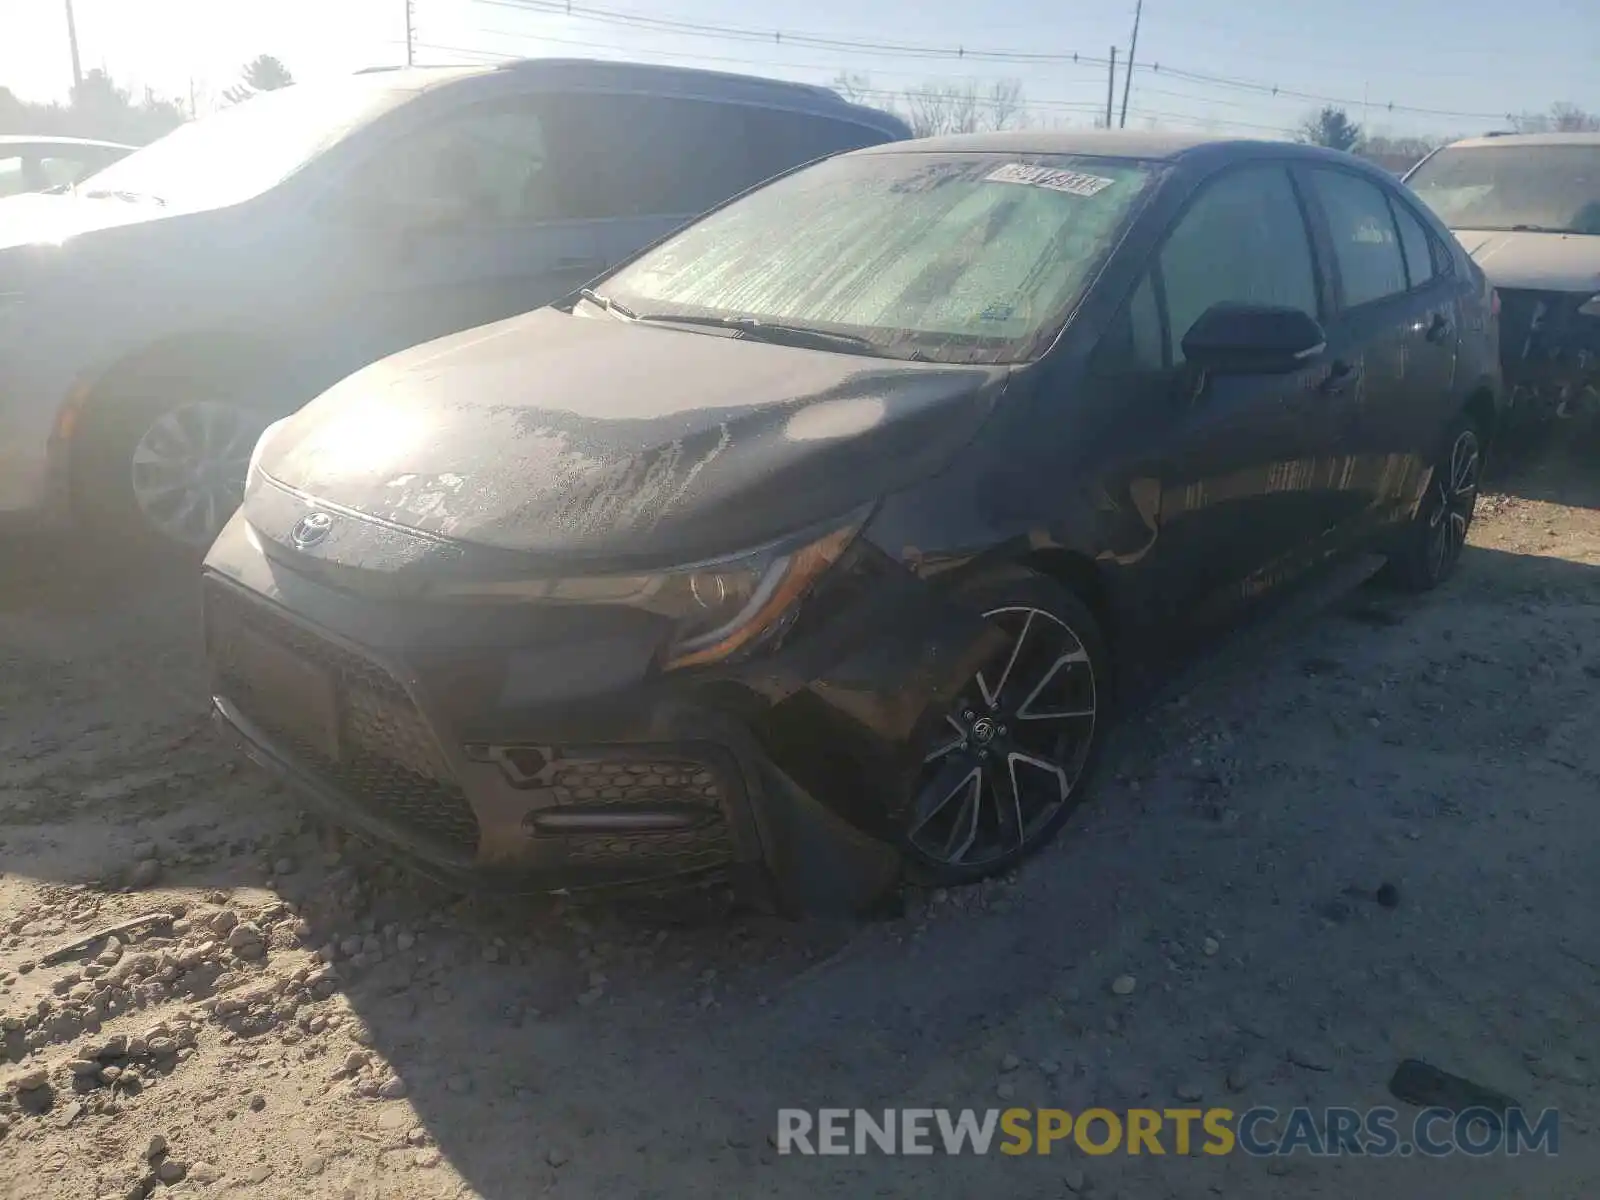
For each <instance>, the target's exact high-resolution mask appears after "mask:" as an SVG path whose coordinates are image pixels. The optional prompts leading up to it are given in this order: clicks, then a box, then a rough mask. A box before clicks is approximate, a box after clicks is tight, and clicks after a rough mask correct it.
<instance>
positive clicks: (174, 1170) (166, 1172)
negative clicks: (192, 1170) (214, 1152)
mask: <svg viewBox="0 0 1600 1200" xmlns="http://www.w3.org/2000/svg"><path fill="white" fill-rule="evenodd" d="M188 1173H189V1164H188V1163H186V1162H183V1161H182V1160H181V1159H176V1158H169V1159H167V1160H166V1161H164V1162H163V1163H162V1164H161V1165H160V1166H159V1167H157V1168H156V1178H157V1179H159V1180H161V1182H162V1183H166V1184H173V1183H181V1182H182V1181H183V1178H184V1176H185V1175H187V1174H188Z"/></svg>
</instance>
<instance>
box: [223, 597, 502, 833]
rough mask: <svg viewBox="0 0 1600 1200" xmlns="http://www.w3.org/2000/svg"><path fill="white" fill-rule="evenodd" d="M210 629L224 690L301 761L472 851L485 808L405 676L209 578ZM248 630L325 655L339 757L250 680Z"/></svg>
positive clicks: (320, 658)
mask: <svg viewBox="0 0 1600 1200" xmlns="http://www.w3.org/2000/svg"><path fill="white" fill-rule="evenodd" d="M205 606H206V637H207V640H208V642H209V646H210V651H211V658H212V662H213V665H214V667H215V670H216V676H217V686H218V689H219V691H220V693H221V694H222V695H223V696H224V697H225V698H226V699H228V700H230V701H232V702H233V703H234V704H235V705H237V706H238V708H239V710H240V711H241V712H242V713H243V714H244V715H245V716H246V717H248V718H249V719H250V720H251V721H252V722H254V723H255V724H257V725H259V726H260V727H261V728H262V730H264V731H265V732H266V733H267V734H268V735H269V736H270V737H271V738H272V739H273V740H274V742H275V743H277V744H278V745H280V746H281V747H283V748H284V749H287V750H291V751H292V752H293V753H294V754H295V755H296V757H297V758H298V759H299V760H300V763H301V765H302V766H304V767H306V768H308V769H309V770H311V771H312V772H313V773H314V774H316V775H317V776H319V777H320V778H321V779H322V780H323V781H324V782H326V783H328V784H329V785H331V786H332V787H334V788H336V789H337V790H338V791H340V792H341V793H343V794H344V795H345V796H346V797H348V798H349V799H350V800H351V801H352V802H354V803H356V804H358V805H360V806H361V807H362V808H364V809H366V810H367V811H368V812H370V813H372V814H373V815H374V816H377V817H381V818H383V819H385V820H387V821H391V822H393V823H394V824H396V825H400V826H403V827H405V828H406V829H409V830H411V831H412V832H414V833H417V834H419V835H421V836H422V837H425V838H427V839H429V840H431V841H434V842H437V843H439V844H441V845H442V846H443V847H445V848H448V849H449V850H450V851H453V852H454V853H456V854H458V855H463V856H467V857H471V856H472V855H474V854H476V852H477V848H478V818H477V815H476V814H475V813H474V812H473V811H472V806H471V804H469V803H468V802H467V797H466V793H465V792H463V791H462V790H461V787H460V785H459V784H457V783H456V781H455V778H454V776H453V775H452V773H451V771H450V768H449V766H448V764H447V763H446V762H445V761H444V756H443V755H442V754H441V752H440V750H439V747H438V743H437V742H436V741H435V740H434V738H433V736H432V734H431V733H430V731H429V729H428V725H427V723H426V721H424V720H423V717H422V714H421V713H420V712H418V711H417V707H416V705H415V704H414V703H413V702H412V700H411V697H410V695H409V694H407V692H406V690H405V688H404V687H402V686H401V684H400V681H399V680H397V679H395V677H394V676H393V675H391V674H390V673H389V672H388V671H387V670H385V669H384V668H383V667H381V666H379V665H378V664H377V663H374V662H372V661H371V660H369V659H367V658H364V657H363V656H361V655H359V654H356V653H353V652H351V651H349V650H347V649H345V648H344V647H343V646H340V645H338V644H337V643H334V642H330V641H328V640H326V639H324V638H321V637H318V636H317V635H316V634H314V633H312V632H310V631H308V630H306V629H304V628H302V627H301V626H299V625H297V624H295V623H294V622H292V621H289V620H287V619H285V618H284V617H281V616H279V615H278V614H277V613H275V612H273V611H272V610H271V609H270V608H267V607H266V606H265V605H262V604H259V603H256V602H253V601H251V600H249V599H247V598H245V597H243V596H240V595H239V594H238V593H236V592H235V591H233V590H232V589H231V588H227V587H223V586H220V585H218V584H216V583H208V584H207V586H206V595H205ZM245 631H249V632H250V633H253V634H255V635H257V636H259V637H263V638H266V639H269V640H270V641H272V642H273V643H275V644H277V645H279V646H281V647H283V648H284V649H286V650H288V651H290V652H292V653H294V654H295V655H297V656H299V657H300V658H302V659H304V660H306V661H307V662H311V663H315V664H318V665H320V666H321V667H322V668H323V669H324V670H326V671H328V672H330V673H331V675H332V676H333V681H334V686H335V689H336V694H337V712H338V724H339V730H338V737H339V758H338V759H332V758H329V757H328V756H327V755H326V753H325V752H324V751H323V750H322V748H320V747H319V746H317V745H314V744H313V743H311V742H310V741H308V740H306V738H305V737H303V736H302V735H301V734H299V733H298V732H297V731H296V723H295V722H294V721H292V720H291V719H289V718H288V716H287V715H286V714H285V713H284V712H283V711H282V708H281V704H282V702H281V701H279V700H276V699H272V698H269V697H268V696H266V695H264V694H263V693H262V692H261V691H260V689H259V688H257V687H256V686H254V685H253V683H252V680H251V679H250V677H249V671H248V669H247V668H246V667H245V665H244V664H242V663H241V661H240V656H239V654H238V653H237V649H238V646H239V639H240V635H241V634H243V633H244V632H245Z"/></svg>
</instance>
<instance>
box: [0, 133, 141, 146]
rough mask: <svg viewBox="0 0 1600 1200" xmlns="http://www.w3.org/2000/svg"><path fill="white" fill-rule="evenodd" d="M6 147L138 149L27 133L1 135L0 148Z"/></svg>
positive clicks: (93, 139)
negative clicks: (35, 135)
mask: <svg viewBox="0 0 1600 1200" xmlns="http://www.w3.org/2000/svg"><path fill="white" fill-rule="evenodd" d="M5 146H60V147H62V148H64V149H65V148H70V147H72V146H89V147H92V148H93V149H96V150H136V149H138V147H136V146H130V145H128V144H127V143H125V142H104V141H100V140H98V139H96V138H79V137H56V136H55V135H54V134H40V135H39V136H37V137H34V136H30V135H29V134H25V133H20V134H19V133H5V134H0V147H5Z"/></svg>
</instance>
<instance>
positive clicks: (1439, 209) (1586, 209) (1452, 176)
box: [1406, 142, 1600, 234]
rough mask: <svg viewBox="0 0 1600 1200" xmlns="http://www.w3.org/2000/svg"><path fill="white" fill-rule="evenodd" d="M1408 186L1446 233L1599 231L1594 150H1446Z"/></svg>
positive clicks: (1599, 179)
mask: <svg viewBox="0 0 1600 1200" xmlns="http://www.w3.org/2000/svg"><path fill="white" fill-rule="evenodd" d="M1406 183H1407V184H1408V185H1409V186H1410V187H1411V190H1412V191H1414V192H1416V193H1417V195H1418V197H1420V198H1421V200H1422V202H1423V203H1424V204H1426V205H1427V206H1428V207H1429V208H1431V209H1433V211H1434V212H1435V213H1437V214H1438V215H1439V219H1440V220H1442V221H1443V222H1444V223H1445V224H1446V225H1448V226H1449V227H1450V228H1451V229H1526V230H1531V231H1535V232H1543V231H1548V232H1555V233H1585V234H1600V146H1586V145H1560V144H1556V145H1543V146H1530V145H1527V144H1525V143H1524V144H1520V145H1519V144H1517V143H1515V142H1506V143H1502V144H1500V145H1488V146H1462V147H1450V148H1448V149H1445V150H1441V151H1439V152H1438V153H1437V154H1434V155H1432V156H1431V157H1429V158H1428V159H1426V160H1425V161H1424V162H1423V163H1422V164H1421V165H1420V166H1419V167H1417V169H1416V170H1415V171H1413V172H1412V173H1411V174H1410V175H1408V176H1407V177H1406Z"/></svg>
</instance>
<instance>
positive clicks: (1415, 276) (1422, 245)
mask: <svg viewBox="0 0 1600 1200" xmlns="http://www.w3.org/2000/svg"><path fill="white" fill-rule="evenodd" d="M1391 203H1392V204H1393V205H1394V222H1395V224H1396V225H1397V226H1399V228H1400V248H1401V249H1402V250H1404V251H1405V256H1406V277H1407V278H1408V279H1410V281H1411V286H1412V287H1414V288H1417V287H1422V286H1423V285H1424V284H1426V283H1428V282H1429V281H1430V280H1432V278H1433V276H1434V268H1433V255H1434V249H1433V239H1432V238H1430V237H1429V236H1428V231H1427V230H1426V229H1424V228H1423V227H1422V222H1421V221H1420V220H1418V219H1417V216H1416V214H1415V213H1413V212H1412V211H1411V210H1410V209H1409V208H1407V207H1406V206H1405V205H1404V204H1402V203H1401V202H1400V201H1399V200H1394V199H1393V198H1392V197H1391Z"/></svg>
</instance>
